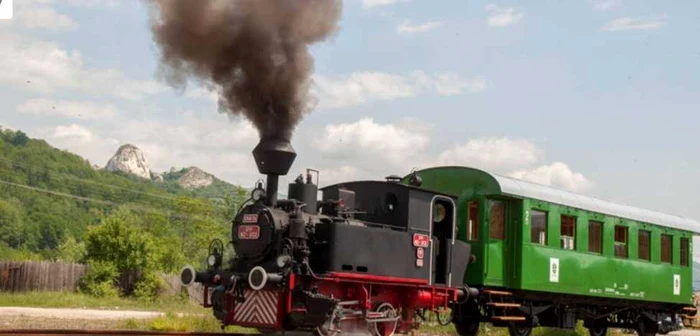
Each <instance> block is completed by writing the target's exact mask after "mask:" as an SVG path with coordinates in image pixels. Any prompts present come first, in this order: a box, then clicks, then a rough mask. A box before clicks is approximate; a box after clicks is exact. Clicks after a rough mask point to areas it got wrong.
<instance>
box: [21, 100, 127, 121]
mask: <svg viewBox="0 0 700 336" xmlns="http://www.w3.org/2000/svg"><path fill="white" fill-rule="evenodd" d="M17 112H20V113H25V114H34V115H42V116H52V115H55V116H64V117H70V118H76V119H82V120H105V119H110V118H112V117H114V116H115V115H116V114H117V112H118V110H117V108H116V107H115V106H114V105H112V104H98V103H94V102H90V101H78V100H58V101H57V100H51V99H45V98H36V99H30V100H27V101H25V102H23V103H22V104H20V105H18V106H17Z"/></svg>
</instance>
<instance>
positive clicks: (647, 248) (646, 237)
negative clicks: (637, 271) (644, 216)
mask: <svg viewBox="0 0 700 336" xmlns="http://www.w3.org/2000/svg"><path fill="white" fill-rule="evenodd" d="M638 246H639V252H638V255H639V259H643V260H651V232H650V231H647V230H639V244H638Z"/></svg>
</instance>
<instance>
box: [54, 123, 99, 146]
mask: <svg viewBox="0 0 700 336" xmlns="http://www.w3.org/2000/svg"><path fill="white" fill-rule="evenodd" d="M53 137H55V138H58V139H66V138H68V139H75V140H77V141H79V142H81V143H85V142H91V141H92V140H93V138H95V135H94V133H92V131H91V130H89V129H88V128H86V127H83V126H80V125H78V124H71V125H67V126H56V128H54V130H53Z"/></svg>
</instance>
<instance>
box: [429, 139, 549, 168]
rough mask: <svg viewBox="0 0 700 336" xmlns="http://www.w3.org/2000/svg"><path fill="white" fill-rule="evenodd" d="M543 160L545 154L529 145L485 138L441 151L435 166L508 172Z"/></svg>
mask: <svg viewBox="0 0 700 336" xmlns="http://www.w3.org/2000/svg"><path fill="white" fill-rule="evenodd" d="M541 156H542V151H541V150H540V149H539V148H537V146H535V145H534V144H532V143H530V142H528V141H525V140H512V139H508V138H505V137H502V138H495V137H484V138H476V139H471V140H469V141H467V142H466V143H464V144H460V145H455V146H453V147H451V148H448V149H446V150H444V151H442V152H441V153H440V154H439V155H438V156H437V160H436V164H437V165H466V166H470V167H474V168H480V169H486V170H495V171H509V170H513V169H518V168H520V167H524V166H530V165H532V164H535V163H536V162H537V161H539V159H540V157H541Z"/></svg>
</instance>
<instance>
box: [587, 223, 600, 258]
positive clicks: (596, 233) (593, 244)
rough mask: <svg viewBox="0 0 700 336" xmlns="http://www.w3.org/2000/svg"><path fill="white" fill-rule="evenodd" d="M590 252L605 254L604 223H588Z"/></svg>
mask: <svg viewBox="0 0 700 336" xmlns="http://www.w3.org/2000/svg"><path fill="white" fill-rule="evenodd" d="M588 251H590V252H595V253H603V223H601V222H596V221H589V222H588Z"/></svg>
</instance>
